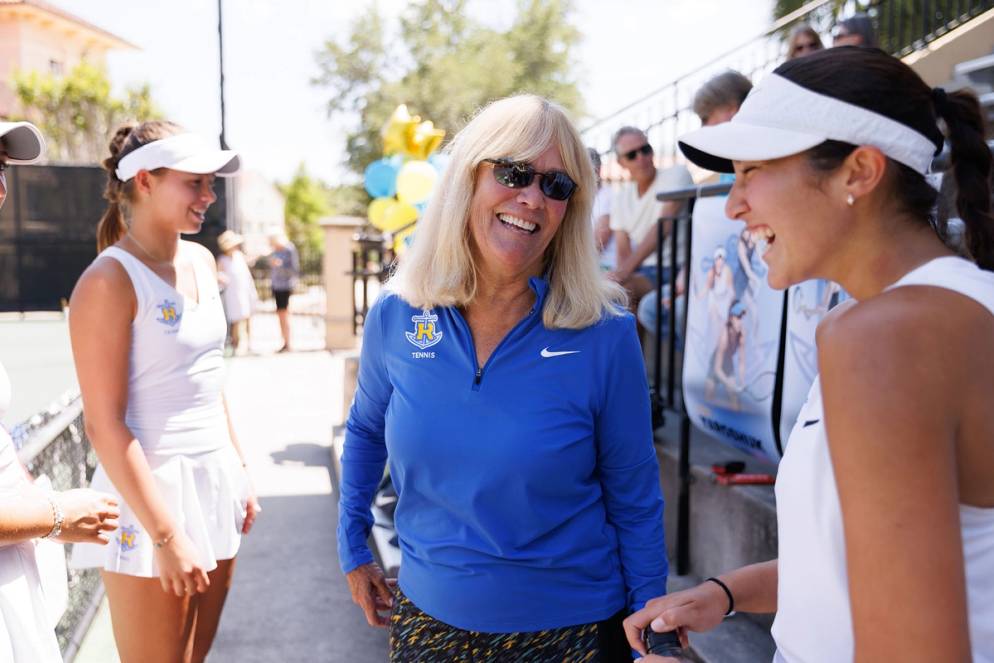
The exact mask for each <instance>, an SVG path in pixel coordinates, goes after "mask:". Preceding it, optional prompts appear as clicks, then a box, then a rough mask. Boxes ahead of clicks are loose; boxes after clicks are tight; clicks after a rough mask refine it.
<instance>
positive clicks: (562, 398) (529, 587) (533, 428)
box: [338, 278, 667, 633]
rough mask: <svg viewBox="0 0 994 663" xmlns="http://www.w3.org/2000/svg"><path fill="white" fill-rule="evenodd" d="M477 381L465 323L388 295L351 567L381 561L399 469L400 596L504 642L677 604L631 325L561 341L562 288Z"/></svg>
mask: <svg viewBox="0 0 994 663" xmlns="http://www.w3.org/2000/svg"><path fill="white" fill-rule="evenodd" d="M529 283H530V286H531V288H532V289H533V290H534V292H535V295H536V305H535V306H534V307H533V309H532V310H531V312H530V313H529V314H528V315H527V316H525V318H524V319H522V320H521V321H520V322H519V323H518V324H517V325H516V326H515V327H514V328H513V329H512V330H511V331H510V332H509V333H508V334H507V336H506V337H505V338H504V339H503V340H502V341H501V342H500V344H499V345H498V346H497V348H496V349H495V350H494V352H493V354H492V355H491V357H490V358H489V359H488V360H487V362H486V364H485V365H484V366H478V365H477V359H476V351H475V348H474V345H473V338H472V335H471V334H470V330H469V326H468V324H467V323H466V321H465V319H464V318H463V316H462V314H461V313H460V312H459V311H458V309H456V308H435V309H432V310H429V311H422V310H420V309H417V308H413V307H411V306H410V305H409V304H407V303H406V302H405V301H404V300H402V299H401V298H400V297H399V296H397V295H395V294H391V293H389V292H387V293H385V294H384V295H383V296H381V297H380V299H379V300H378V301H377V302H376V304H375V305H374V306H373V308H372V309H371V310H370V311H369V314H368V316H367V319H366V324H365V328H364V331H363V343H362V353H361V357H360V363H359V378H358V387H357V390H356V394H355V400H354V401H353V404H352V409H351V412H350V414H349V420H348V423H347V431H346V435H345V451H344V454H343V457H342V480H341V486H340V490H341V496H340V505H339V525H338V551H339V558H340V561H341V566H342V570H343V571H345V572H346V573H348V572H349V571H351V570H353V569H354V568H356V567H357V566H360V565H362V564H366V563H368V562H371V561H373V556H372V554H371V552H370V550H369V548H368V545H367V539H368V537H369V532H370V529H371V527H372V525H373V517H372V514H371V513H370V504H371V502H372V499H373V494H374V492H375V490H376V487H377V484H378V483H379V481H380V479H381V477H382V474H383V467H384V464H385V462H386V461H387V459H388V458H389V461H390V473H391V475H392V478H393V481H394V484H395V486H396V489H397V494H398V496H399V499H398V502H397V507H396V511H395V513H394V518H395V523H396V527H397V534H398V537H399V542H400V548H401V553H402V562H401V568H400V578H399V584H400V588H401V590H402V591H403V592H404V593H405V594H406V595H407V596H408V598H410V600H411V601H413V602H414V604H415V605H416V606H418V607H419V608H420V609H421V610H423V611H425V612H426V613H428V614H429V615H431V616H432V617H435V618H436V619H438V620H440V621H442V622H445V623H447V624H449V625H451V626H455V627H457V628H461V629H465V630H471V631H481V632H487V633H510V632H521V631H538V630H545V629H550V628H559V627H563V626H570V625H576V624H586V623H591V622H596V621H601V620H604V619H607V618H608V617H610V616H612V615H613V614H615V613H616V612H618V611H619V610H621V609H622V608H628V609H629V610H636V609H639V608H641V607H642V606H643V605H644V603H645V602H646V601H647V600H648V599H650V598H652V597H655V596H660V595H662V594H664V593H665V592H666V575H667V562H666V547H665V544H664V541H663V527H662V520H663V498H662V494H661V491H660V487H659V469H658V465H657V462H656V454H655V450H654V448H653V443H652V429H651V416H650V411H649V395H648V394H649V390H648V385H647V383H646V377H645V369H644V365H643V360H642V352H641V349H640V347H639V342H638V337H637V334H636V330H635V321H634V318H633V317H632V316H631V315H630V314H627V313H625V314H623V315H618V316H608V317H605V318H604V319H603V320H601V321H600V322H599V323H597V324H595V325H593V326H591V327H588V328H586V329H576V330H573V329H547V328H546V327H545V325H544V324H543V323H542V314H541V311H542V306H543V304H544V302H545V296H546V292H547V290H548V284H547V282H546V281H545V280H543V279H539V278H533V279H531V280H530V282H529Z"/></svg>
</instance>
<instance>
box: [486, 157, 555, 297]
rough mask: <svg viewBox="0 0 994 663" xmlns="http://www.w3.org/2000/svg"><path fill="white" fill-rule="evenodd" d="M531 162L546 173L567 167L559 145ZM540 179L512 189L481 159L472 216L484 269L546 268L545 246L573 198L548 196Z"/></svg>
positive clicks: (498, 272) (510, 272) (506, 274)
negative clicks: (566, 199)
mask: <svg viewBox="0 0 994 663" xmlns="http://www.w3.org/2000/svg"><path fill="white" fill-rule="evenodd" d="M501 156H504V155H495V158H499V157H501ZM531 165H532V167H533V168H535V170H536V171H538V172H542V173H547V172H550V171H557V170H558V171H564V172H565V170H566V168H565V166H564V165H563V160H562V158H561V157H560V156H559V150H558V148H556V147H555V146H551V145H550V146H549V147H548V148H546V150H545V151H544V152H542V154H541V155H539V157H538V158H537V159H535V160H534V161H532V162H531ZM540 181H541V176H536V177H535V179H534V180H533V181H532V183H531V184H530V185H528V186H527V187H525V188H522V189H511V188H509V187H506V186H504V185H503V184H500V183H498V182H497V180H495V179H494V172H493V166H492V165H491V164H489V163H486V162H484V163H481V164H480V165H479V167H478V168H477V170H476V187H475V190H474V193H473V202H472V205H471V207H470V219H469V235H470V240H471V242H470V245H471V248H472V250H473V254H474V256H475V258H476V261H477V265H478V267H479V269H481V270H484V271H485V272H486V273H487V274H489V275H492V276H496V277H499V278H514V277H530V276H538V275H540V274H541V272H542V261H543V257H544V255H545V250H546V248H547V247H548V246H549V242H551V241H552V238H553V237H555V235H556V232H557V231H558V230H559V225H560V224H561V223H562V221H563V217H564V216H565V215H566V206H567V204H568V201H565V200H553V199H551V198H548V197H546V195H545V194H543V193H542V191H541V189H540V188H539V183H540Z"/></svg>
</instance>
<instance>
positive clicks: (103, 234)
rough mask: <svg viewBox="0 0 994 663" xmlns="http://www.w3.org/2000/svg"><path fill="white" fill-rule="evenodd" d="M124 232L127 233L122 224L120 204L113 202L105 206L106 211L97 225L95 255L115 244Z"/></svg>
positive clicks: (122, 215) (126, 228) (124, 225)
mask: <svg viewBox="0 0 994 663" xmlns="http://www.w3.org/2000/svg"><path fill="white" fill-rule="evenodd" d="M126 232H128V226H127V224H126V223H125V222H124V213H123V212H122V211H121V204H120V203H118V202H117V201H116V200H113V201H111V202H110V204H109V205H107V211H106V212H104V215H103V217H101V219H100V223H98V224H97V253H100V252H101V251H103V250H104V249H106V248H107V247H108V246H113V245H115V244H117V242H118V240H120V239H121V238H122V237H124V234H125V233H126Z"/></svg>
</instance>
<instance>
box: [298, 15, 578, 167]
mask: <svg viewBox="0 0 994 663" xmlns="http://www.w3.org/2000/svg"><path fill="white" fill-rule="evenodd" d="M468 5H469V0H418V1H417V2H413V3H411V5H410V6H409V7H408V8H407V9H406V10H405V12H404V13H403V15H402V16H401V19H400V24H399V26H396V27H393V26H388V25H387V24H386V21H385V19H384V18H383V16H382V14H380V13H379V11H378V10H377V8H376V7H375V6H372V7H371V8H370V9H368V10H367V11H366V13H364V14H363V15H361V16H360V17H358V18H357V19H356V20H355V21H354V22H353V24H352V26H351V29H350V31H349V33H348V35H347V37H345V39H344V40H343V41H342V42H341V43H338V42H335V41H328V42H326V44H325V46H324V48H323V50H322V51H321V52H320V53H318V56H317V60H318V67H319V71H320V74H319V75H318V77H317V78H315V80H314V83H315V84H316V85H319V86H322V87H325V88H327V89H328V92H329V101H328V112H329V115H337V114H342V113H357V114H358V117H359V123H358V126H356V127H355V128H354V129H353V130H352V131H351V132H350V133H349V134H348V136H347V139H346V148H347V151H348V154H349V157H348V164H349V166H350V167H351V168H352V170H353V171H355V172H357V173H361V172H362V171H363V169H364V168H365V167H366V165H368V164H369V163H370V162H371V161H373V160H374V159H377V158H379V156H380V154H381V151H382V142H381V140H380V135H379V131H380V128H381V127H382V126H383V124H384V123H385V122H386V121H387V119H388V118H389V117H390V113H391V112H393V110H394V108H396V107H397V105H398V104H402V103H406V104H407V105H408V108H409V109H410V111H411V113H413V114H418V115H420V116H421V117H422V118H423V119H426V120H431V121H432V122H434V123H435V126H437V127H439V128H442V129H445V131H446V132H447V134H448V137H451V136H453V135H454V134H455V133H456V132H457V131H459V129H461V128H462V127H463V125H465V123H466V122H467V121H468V120H469V118H470V117H471V116H472V115H473V113H474V112H475V111H476V110H477V109H478V108H479V107H480V106H482V105H484V104H485V103H487V102H488V101H490V100H492V99H497V98H500V97H504V96H507V95H509V94H513V93H515V92H534V93H536V94H541V95H543V96H546V97H549V98H551V99H554V100H555V101H557V102H558V103H560V104H562V105H563V106H565V107H566V108H568V109H570V110H571V111H573V112H574V113H578V112H581V111H582V103H581V97H580V92H579V90H578V88H577V84H576V81H575V80H574V78H573V77H572V73H573V72H574V71H575V68H574V67H573V59H572V48H573V46H574V45H575V44H576V43H577V41H578V40H579V39H580V33H579V31H578V30H577V29H576V28H575V27H573V26H572V24H571V23H570V17H571V13H572V7H571V2H570V0H517V11H516V14H515V17H514V20H513V21H512V24H511V25H510V26H509V27H508V28H507V29H497V28H493V27H490V26H486V25H483V24H481V23H480V22H478V21H476V20H474V19H473V18H471V17H470V15H469V12H468V11H467V9H468ZM388 35H395V36H394V37H392V42H390V43H388V41H387V40H388Z"/></svg>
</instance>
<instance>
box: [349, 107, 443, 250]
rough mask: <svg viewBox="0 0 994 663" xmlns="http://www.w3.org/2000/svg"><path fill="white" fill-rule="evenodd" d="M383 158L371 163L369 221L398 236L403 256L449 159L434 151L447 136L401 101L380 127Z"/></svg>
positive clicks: (397, 246)
mask: <svg viewBox="0 0 994 663" xmlns="http://www.w3.org/2000/svg"><path fill="white" fill-rule="evenodd" d="M380 133H381V135H382V136H383V154H384V156H383V158H381V159H378V160H376V161H374V162H373V163H371V164H369V166H367V167H366V172H365V184H366V191H367V192H368V193H369V195H370V196H372V197H373V201H372V202H371V203H370V204H369V210H368V213H367V214H368V217H369V222H370V223H371V224H373V227H375V228H376V229H377V230H381V231H383V232H386V233H391V234H392V235H393V242H394V244H393V248H394V252H395V253H397V254H398V255H399V254H401V253H403V251H404V249H405V248H406V247H407V246H408V245H409V244H410V242H411V239H412V237H413V233H414V227H415V224H416V223H417V220H418V218H420V216H421V214H422V213H423V212H424V210H425V207H427V205H428V199H429V198H430V197H431V192H432V191H433V190H434V188H435V182H436V180H437V179H438V176H439V173H440V172H441V171H442V169H443V168H444V166H445V161H446V159H445V157H444V155H441V154H432V152H434V151H435V150H436V149H438V146H439V145H440V144H441V142H442V138H444V137H445V132H444V131H442V130H441V129H436V128H435V126H434V125H433V124H432V123H431V122H430V121H425V122H422V121H421V118H420V117H418V116H417V115H414V116H412V115H411V114H410V113H409V112H408V110H407V106H406V105H404V104H401V105H400V106H397V109H396V110H395V111H394V112H393V115H391V116H390V119H389V120H388V121H387V123H386V125H384V127H383V129H382V130H381V132H380Z"/></svg>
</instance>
